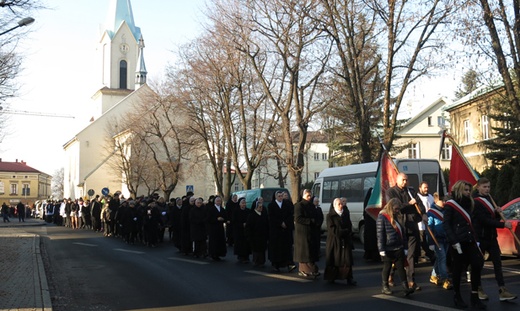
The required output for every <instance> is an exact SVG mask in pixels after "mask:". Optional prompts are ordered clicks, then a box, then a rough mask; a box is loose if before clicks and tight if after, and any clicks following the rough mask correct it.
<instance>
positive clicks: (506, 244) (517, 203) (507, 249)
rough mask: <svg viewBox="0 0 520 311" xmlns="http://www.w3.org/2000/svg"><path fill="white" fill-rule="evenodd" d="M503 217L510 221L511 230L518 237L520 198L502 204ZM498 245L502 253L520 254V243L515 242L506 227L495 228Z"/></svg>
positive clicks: (519, 229)
mask: <svg viewBox="0 0 520 311" xmlns="http://www.w3.org/2000/svg"><path fill="white" fill-rule="evenodd" d="M502 212H503V213H504V217H505V219H507V220H508V221H511V224H512V225H513V228H512V230H513V232H514V233H515V234H516V236H517V237H519V238H520V224H519V223H520V198H516V199H514V200H512V201H509V202H507V203H506V204H505V205H504V206H502ZM497 233H498V245H499V246H500V251H501V252H502V255H515V256H520V245H518V243H516V241H515V238H514V237H513V235H512V234H511V231H509V229H507V228H503V229H497Z"/></svg>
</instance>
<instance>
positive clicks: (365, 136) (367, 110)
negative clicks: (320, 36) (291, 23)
mask: <svg viewBox="0 0 520 311" xmlns="http://www.w3.org/2000/svg"><path fill="white" fill-rule="evenodd" d="M321 3H322V5H323V8H324V10H320V11H319V12H321V14H320V15H317V16H316V18H318V19H319V20H320V21H321V22H322V25H323V27H324V29H325V31H326V32H327V33H328V34H329V35H330V36H331V37H332V40H333V42H334V44H335V49H334V51H333V55H334V57H333V60H334V61H332V62H331V65H330V67H331V71H332V72H333V73H334V75H335V77H334V78H332V79H331V83H330V86H331V90H330V94H329V95H330V97H331V99H332V100H333V102H332V103H331V104H330V105H329V107H328V109H327V110H326V112H325V117H326V118H327V119H336V120H337V121H333V120H329V121H330V122H332V123H329V124H334V127H331V128H327V131H328V132H329V133H330V134H332V135H331V136H333V137H331V141H330V144H329V147H333V146H337V149H338V150H342V151H344V152H345V153H346V154H348V155H350V158H352V159H356V160H354V161H360V162H371V161H373V157H374V156H375V155H374V152H373V151H374V150H377V149H378V148H374V146H377V145H378V142H377V139H376V138H375V137H373V133H374V128H375V127H376V124H377V123H378V122H379V121H380V118H381V110H382V109H381V108H382V101H381V97H380V94H381V92H382V89H383V77H382V73H381V70H380V68H381V67H382V64H381V56H380V54H379V45H378V42H377V39H378V38H377V35H378V34H379V32H380V30H378V28H377V26H378V25H377V22H376V13H375V12H374V11H371V10H367V9H366V7H365V6H364V5H363V4H364V3H363V1H359V0H351V1H339V0H322V1H321Z"/></svg>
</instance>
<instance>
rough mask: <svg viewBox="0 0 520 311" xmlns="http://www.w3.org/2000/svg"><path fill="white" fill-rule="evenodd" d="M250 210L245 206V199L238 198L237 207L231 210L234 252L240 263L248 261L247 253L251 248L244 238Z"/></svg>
mask: <svg viewBox="0 0 520 311" xmlns="http://www.w3.org/2000/svg"><path fill="white" fill-rule="evenodd" d="M249 212H250V210H248V209H247V208H246V199H245V198H240V199H239V200H238V208H236V209H235V210H234V211H233V214H232V219H231V225H232V226H233V240H234V247H233V250H234V254H235V255H237V259H238V261H239V262H240V263H248V262H249V254H251V250H250V248H249V243H248V242H247V239H246V233H245V228H246V222H247V216H249Z"/></svg>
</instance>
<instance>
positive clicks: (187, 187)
mask: <svg viewBox="0 0 520 311" xmlns="http://www.w3.org/2000/svg"><path fill="white" fill-rule="evenodd" d="M193 188H194V187H193V185H186V193H188V192H195V191H194V190H193Z"/></svg>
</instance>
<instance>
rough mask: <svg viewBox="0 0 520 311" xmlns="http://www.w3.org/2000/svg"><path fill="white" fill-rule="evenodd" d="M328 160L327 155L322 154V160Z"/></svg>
mask: <svg viewBox="0 0 520 311" xmlns="http://www.w3.org/2000/svg"><path fill="white" fill-rule="evenodd" d="M327 158H328V155H327V153H322V154H321V160H322V161H327Z"/></svg>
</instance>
